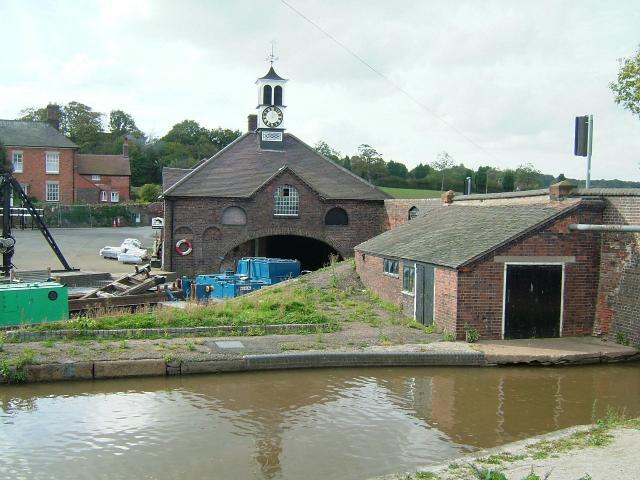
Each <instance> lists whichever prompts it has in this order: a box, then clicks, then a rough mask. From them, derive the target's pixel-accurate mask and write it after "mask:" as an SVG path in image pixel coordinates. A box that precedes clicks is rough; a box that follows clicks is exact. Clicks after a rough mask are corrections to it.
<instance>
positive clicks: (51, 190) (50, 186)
mask: <svg viewBox="0 0 640 480" xmlns="http://www.w3.org/2000/svg"><path fill="white" fill-rule="evenodd" d="M46 186H47V191H46V196H47V197H46V198H47V202H59V201H60V184H59V183H58V182H47V183H46Z"/></svg>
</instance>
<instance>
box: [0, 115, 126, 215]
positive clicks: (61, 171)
mask: <svg viewBox="0 0 640 480" xmlns="http://www.w3.org/2000/svg"><path fill="white" fill-rule="evenodd" d="M47 115H48V118H49V120H48V121H46V122H30V121H22V120H0V142H2V143H3V144H4V146H5V148H6V150H7V155H8V157H9V159H10V160H11V161H12V163H13V172H14V176H15V178H16V179H17V180H18V182H20V184H21V186H22V188H23V189H24V190H25V192H26V194H27V195H28V196H29V197H31V198H35V199H36V200H38V201H42V202H51V203H61V204H64V205H70V204H73V203H99V202H111V203H117V202H122V201H126V200H128V199H129V197H130V195H129V192H130V189H131V181H130V179H131V171H130V166H129V156H128V147H127V145H126V139H125V144H124V145H123V153H122V155H90V154H79V153H78V146H77V145H76V144H75V143H73V142H72V141H71V140H69V139H68V138H67V137H66V136H65V135H63V134H62V133H61V132H60V131H59V127H60V121H59V110H58V107H57V106H55V105H49V106H48V107H47Z"/></svg>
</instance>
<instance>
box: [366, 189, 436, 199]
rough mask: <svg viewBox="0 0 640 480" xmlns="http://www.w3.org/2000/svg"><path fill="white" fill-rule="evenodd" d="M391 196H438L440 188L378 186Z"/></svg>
mask: <svg viewBox="0 0 640 480" xmlns="http://www.w3.org/2000/svg"><path fill="white" fill-rule="evenodd" d="M378 188H380V190H382V191H383V192H386V193H388V194H389V195H391V196H392V197H393V198H440V195H442V192H441V191H440V190H419V189H416V188H392V187H378Z"/></svg>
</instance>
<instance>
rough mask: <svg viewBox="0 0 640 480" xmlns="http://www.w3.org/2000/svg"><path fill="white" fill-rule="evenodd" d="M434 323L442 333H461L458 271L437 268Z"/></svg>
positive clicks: (435, 275) (435, 273)
mask: <svg viewBox="0 0 640 480" xmlns="http://www.w3.org/2000/svg"><path fill="white" fill-rule="evenodd" d="M434 280H435V284H436V285H435V287H436V288H435V297H434V323H435V324H436V325H437V326H438V328H439V329H440V330H442V331H447V332H456V333H457V334H458V333H460V332H461V331H462V330H461V329H460V327H459V326H458V325H457V324H456V322H457V317H458V271H457V270H453V269H450V268H443V267H436V268H435V272H434Z"/></svg>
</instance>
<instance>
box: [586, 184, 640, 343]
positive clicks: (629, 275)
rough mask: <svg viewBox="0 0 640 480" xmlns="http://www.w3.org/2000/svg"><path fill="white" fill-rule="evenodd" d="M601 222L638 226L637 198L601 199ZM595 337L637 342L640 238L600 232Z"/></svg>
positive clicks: (639, 339)
mask: <svg viewBox="0 0 640 480" xmlns="http://www.w3.org/2000/svg"><path fill="white" fill-rule="evenodd" d="M604 201H605V209H604V212H603V223H606V224H613V225H616V224H631V225H639V224H640V195H628V196H617V197H614V196H609V197H605V198H604ZM599 235H600V236H601V239H602V241H601V245H602V246H601V252H600V257H601V264H600V284H599V288H598V302H597V322H596V325H595V328H594V332H595V333H596V334H602V335H605V336H609V337H611V338H612V339H615V338H616V336H621V337H622V339H625V340H628V341H629V342H630V343H633V344H639V343H640V301H639V300H638V293H639V292H640V247H639V245H640V235H638V234H632V233H600V234H599Z"/></svg>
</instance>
